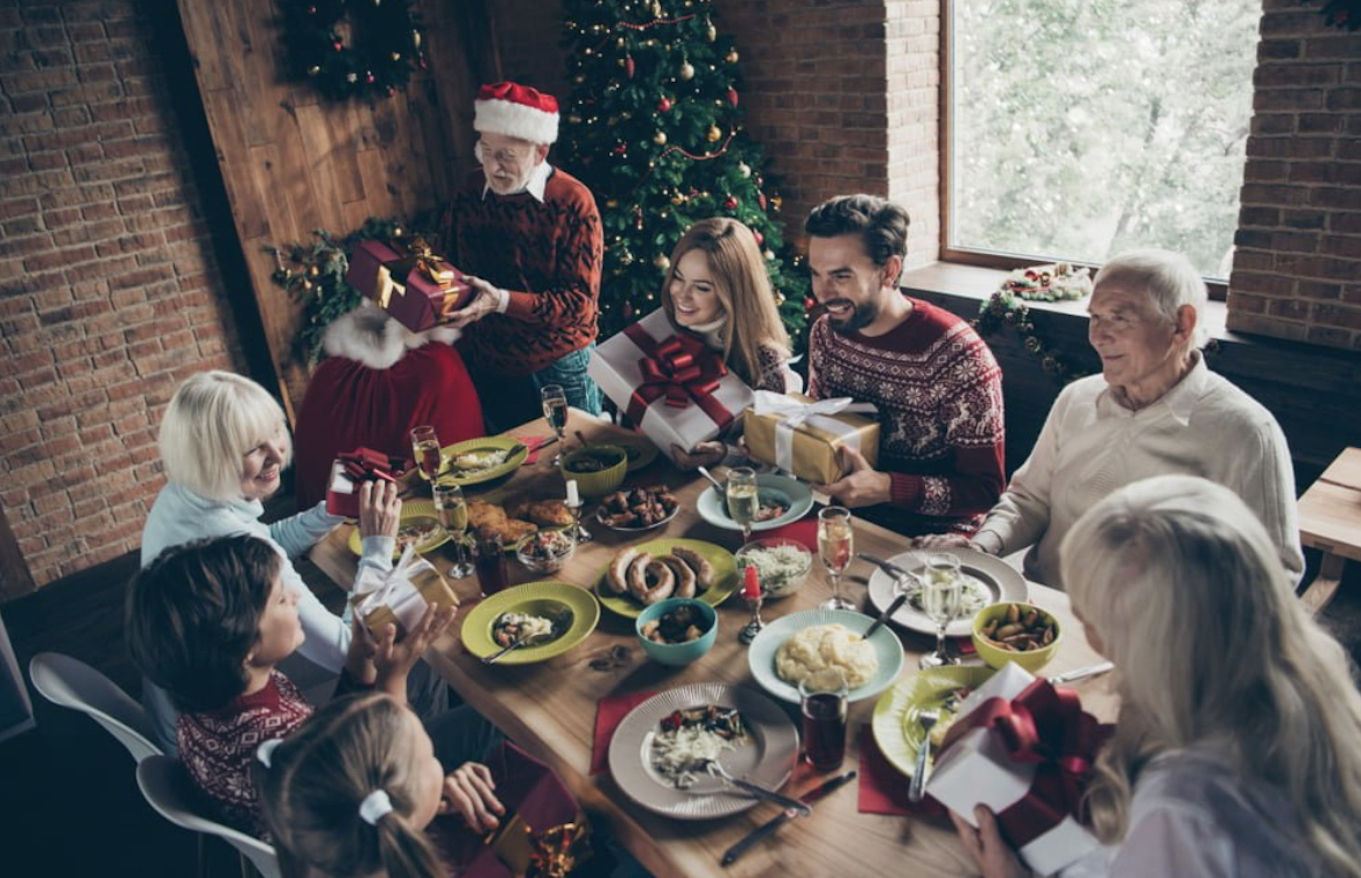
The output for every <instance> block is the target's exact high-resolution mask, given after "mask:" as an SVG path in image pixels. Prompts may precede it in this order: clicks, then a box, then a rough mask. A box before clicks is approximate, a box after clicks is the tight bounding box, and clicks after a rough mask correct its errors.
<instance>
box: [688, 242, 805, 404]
mask: <svg viewBox="0 0 1361 878" xmlns="http://www.w3.org/2000/svg"><path fill="white" fill-rule="evenodd" d="M691 250H702V251H704V253H705V254H707V255H708V257H709V270H710V272H711V273H712V275H713V281H714V292H715V294H716V295H717V296H718V301H719V304H720V305H722V306H723V313H724V314H726V315H727V318H728V325H727V326H726V327H725V330H724V334H723V340H724V348H723V359H724V360H725V361H726V362H729V363H733V362H735V363H736V365H737V366H738V369H739V371H742V372H744V373H745V374H744V375H743V376H742V377H743V378H745V379H746V380H747V381H749V382H750V383H752V384H756V383H759V382H760V381H761V378H762V375H761V348H762V347H763V346H764V347H774V348H777V349H779V350H780V351H781V352H782V353H783V354H784V356H785V357H788V356H789V334H788V333H787V332H786V331H785V328H784V322H783V321H781V320H780V312H779V309H778V308H777V306H776V305H775V291H774V289H772V288H771V285H770V275H769V274H768V273H767V272H766V263H765V259H764V258H762V256H761V248H760V247H758V246H757V245H756V236H755V235H754V234H753V233H752V231H751V229H749V228H747V227H746V226H745V225H743V224H742V223H740V222H738V221H737V220H735V219H729V218H728V217H722V216H716V217H710V218H709V219H702V220H700V221H699V222H697V223H694V224H693V225H691V226H690V228H688V229H686V230H685V234H684V235H682V236H681V239H680V241H678V242H677V243H676V246H675V249H673V250H672V251H671V269H670V271H668V272H667V273H666V280H665V281H664V282H663V283H662V307H663V308H664V309H666V315H667V316H668V317H670V318H671V320H672V321H673V322H674V321H675V319H676V304H675V303H674V302H672V301H671V281H672V280H673V279H674V278H675V276H676V266H677V265H679V264H680V260H681V257H682V256H684V255H685V254H686V253H689V252H690V251H691Z"/></svg>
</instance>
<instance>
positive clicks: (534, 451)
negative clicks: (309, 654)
mask: <svg viewBox="0 0 1361 878" xmlns="http://www.w3.org/2000/svg"><path fill="white" fill-rule="evenodd" d="M515 441H516V442H521V443H524V446H525V448H527V449H529V454H527V455H525V462H524V463H522V464H521V466H529V465H530V464H532V463H538V461H539V449H540V448H542V447H543V444H544V443H545V442H547V441H548V437H547V436H516V437H515Z"/></svg>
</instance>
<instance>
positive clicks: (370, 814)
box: [359, 789, 392, 826]
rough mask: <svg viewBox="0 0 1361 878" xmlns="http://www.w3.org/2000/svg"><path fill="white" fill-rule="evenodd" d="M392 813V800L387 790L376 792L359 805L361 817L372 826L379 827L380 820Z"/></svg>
mask: <svg viewBox="0 0 1361 878" xmlns="http://www.w3.org/2000/svg"><path fill="white" fill-rule="evenodd" d="M391 813H392V799H390V798H388V794H387V791H386V790H381V789H379V790H374V791H373V792H371V793H369V794H368V795H367V796H365V797H364V801H362V802H360V803H359V816H360V817H363V818H364V822H365V823H367V824H369V825H370V826H377V825H378V821H379V820H382V819H383V818H384V817H386V816H387V815H388V814H391Z"/></svg>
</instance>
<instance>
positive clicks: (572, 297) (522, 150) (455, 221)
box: [442, 82, 604, 430]
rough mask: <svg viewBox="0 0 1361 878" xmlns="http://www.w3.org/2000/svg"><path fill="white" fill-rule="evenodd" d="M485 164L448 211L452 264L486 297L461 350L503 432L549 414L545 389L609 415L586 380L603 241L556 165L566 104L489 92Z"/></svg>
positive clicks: (465, 312) (475, 306) (582, 189)
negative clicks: (544, 409) (553, 155)
mask: <svg viewBox="0 0 1361 878" xmlns="http://www.w3.org/2000/svg"><path fill="white" fill-rule="evenodd" d="M473 106H474V115H473V128H474V129H475V130H476V131H477V132H478V134H479V135H480V136H479V139H478V141H477V145H476V147H475V154H476V156H477V160H478V162H480V163H481V168H480V169H478V170H477V171H475V172H473V173H472V174H470V175H469V176H468V179H467V181H466V182H465V184H464V186H463V188H462V189H460V190H459V192H458V193H457V194H456V195H455V196H454V198H453V200H452V201H451V202H450V204H449V207H448V209H447V210H446V211H445V214H444V220H443V224H442V232H443V240H444V244H445V247H446V250H445V255H446V256H447V258H448V259H449V261H450V262H451V263H453V264H454V266H456V267H457V268H458V270H459V271H462V272H466V274H467V275H468V277H467V278H466V280H467V281H468V283H469V284H470V285H471V286H472V287H474V288H475V289H476V290H477V292H478V294H477V296H475V297H474V298H473V300H472V301H471V302H470V303H469V304H468V305H467V306H465V307H464V308H463V309H461V310H459V311H456V312H454V314H453V315H452V319H451V321H450V325H452V326H453V327H454V328H457V329H463V330H464V337H463V340H462V341H461V342H460V343H459V350H460V351H461V353H462V354H463V358H464V360H465V361H466V362H467V364H468V369H469V371H470V372H471V373H472V375H473V381H474V383H475V384H476V385H477V388H478V392H479V394H480V397H481V400H482V410H483V413H484V415H485V416H486V419H487V421H489V422H490V423H489V427H491V428H492V429H494V430H506V429H509V428H511V427H515V426H518V425H519V424H522V423H524V422H526V421H529V420H532V419H534V418H536V417H538V416H539V413H540V407H539V390H540V389H541V388H542V387H544V386H546V385H548V384H559V385H562V388H563V390H564V391H566V394H567V402H568V404H569V405H572V406H575V407H576V408H579V409H583V410H585V411H587V412H590V413H591V414H599V413H600V403H601V400H600V390H599V388H598V387H596V384H595V382H594V381H592V380H591V378H590V377H589V376H587V374H586V365H587V363H589V362H590V359H591V348H593V347H594V346H595V338H596V332H597V330H596V315H597V299H598V297H599V295H600V271H601V264H602V260H603V258H604V233H603V231H602V229H601V224H600V212H599V211H598V210H597V209H596V204H595V198H593V197H592V196H591V192H590V190H589V189H587V188H586V186H585V185H584V184H582V182H581V181H580V180H578V179H576V178H575V177H573V176H572V175H570V174H568V173H565V172H564V171H562V170H561V169H559V168H555V167H553V166H552V165H550V164H549V163H548V148H549V146H550V145H551V144H552V143H553V142H554V141H556V140H557V138H558V102H557V100H556V99H555V98H553V96H552V95H545V94H540V93H539V92H538V91H537V90H535V89H533V88H528V87H526V86H522V85H517V84H515V83H513V82H502V83H497V84H496V85H484V86H482V88H481V89H480V90H479V91H478V96H477V100H476V102H475V103H474V105H473Z"/></svg>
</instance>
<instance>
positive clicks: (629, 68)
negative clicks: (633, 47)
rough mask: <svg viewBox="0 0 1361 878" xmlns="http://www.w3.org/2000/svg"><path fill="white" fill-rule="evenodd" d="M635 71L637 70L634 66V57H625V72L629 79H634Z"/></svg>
mask: <svg viewBox="0 0 1361 878" xmlns="http://www.w3.org/2000/svg"><path fill="white" fill-rule="evenodd" d="M634 69H635V68H634V65H633V56H632V55H628V56H625V58H624V72H625V73H627V74H628V76H629V79H632V78H633V71H634Z"/></svg>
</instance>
